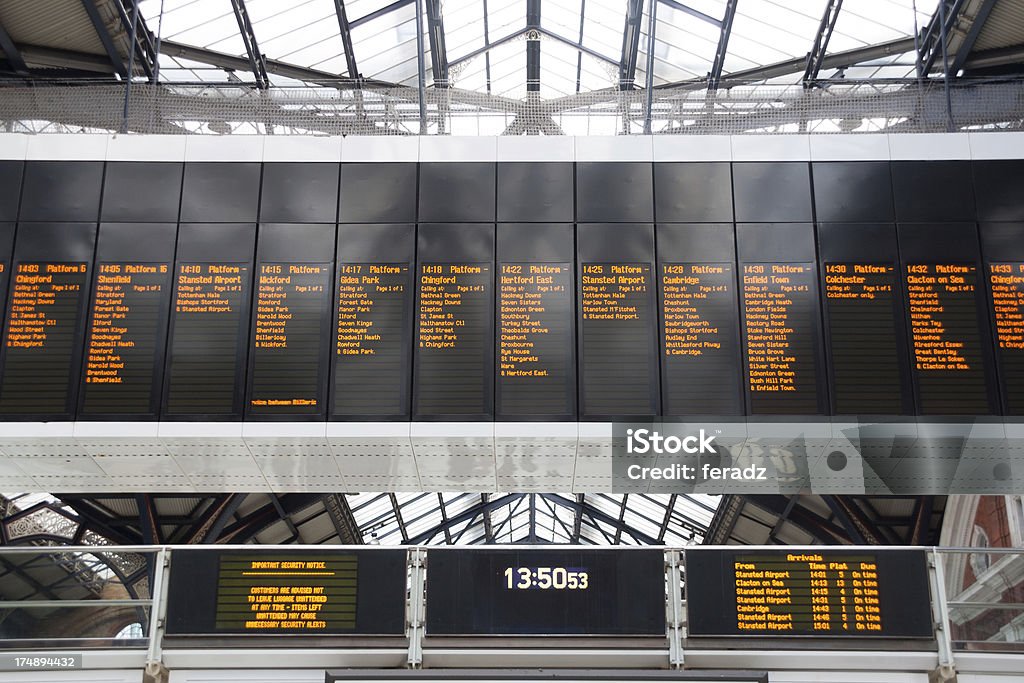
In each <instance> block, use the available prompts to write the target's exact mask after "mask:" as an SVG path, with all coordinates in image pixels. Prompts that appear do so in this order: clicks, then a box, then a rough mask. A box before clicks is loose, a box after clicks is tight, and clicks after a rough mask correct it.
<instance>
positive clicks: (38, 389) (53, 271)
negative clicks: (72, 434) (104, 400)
mask: <svg viewBox="0 0 1024 683" xmlns="http://www.w3.org/2000/svg"><path fill="white" fill-rule="evenodd" d="M87 271H88V266H87V264H85V263H81V262H72V263H52V262H24V261H23V262H20V263H17V264H16V267H15V275H14V282H13V284H12V286H11V294H10V298H9V303H8V306H7V324H6V326H5V331H4V367H3V384H2V385H0V414H6V415H17V414H22V415H47V414H54V415H55V414H65V413H69V412H71V411H73V406H71V405H70V402H69V398H70V397H71V396H72V395H73V394H72V393H71V391H72V390H71V382H72V381H73V380H74V378H75V377H76V376H77V371H78V368H77V367H74V361H75V358H76V357H78V356H77V351H78V349H80V348H81V339H80V337H79V335H80V334H81V327H82V317H83V315H84V311H83V308H84V303H85V292H86V290H87V289H88V272H87Z"/></svg>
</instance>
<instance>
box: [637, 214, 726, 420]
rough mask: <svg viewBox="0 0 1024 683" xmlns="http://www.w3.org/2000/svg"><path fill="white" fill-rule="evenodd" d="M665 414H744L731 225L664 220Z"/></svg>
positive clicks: (661, 271) (661, 304) (661, 303)
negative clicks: (674, 222)
mask: <svg viewBox="0 0 1024 683" xmlns="http://www.w3.org/2000/svg"><path fill="white" fill-rule="evenodd" d="M657 237H658V303H659V308H660V311H661V316H660V320H661V330H660V332H661V356H662V357H661V405H662V414H664V415H670V416H682V415H742V414H743V390H742V386H743V385H742V381H743V380H742V377H741V371H740V339H739V336H740V335H739V319H738V318H737V315H736V311H737V300H736V299H737V295H736V292H737V287H736V257H735V241H734V238H733V229H732V225H729V224H724V225H713V224H707V225H659V226H658V230H657Z"/></svg>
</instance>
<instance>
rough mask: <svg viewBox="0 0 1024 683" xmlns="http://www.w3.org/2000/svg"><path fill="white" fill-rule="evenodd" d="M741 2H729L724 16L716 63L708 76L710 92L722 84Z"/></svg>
mask: <svg viewBox="0 0 1024 683" xmlns="http://www.w3.org/2000/svg"><path fill="white" fill-rule="evenodd" d="M738 2H739V0H728V2H727V3H726V5H725V14H724V15H723V16H722V31H721V33H719V34H718V47H717V48H716V49H715V61H714V62H713V63H712V64H711V72H710V73H709V74H708V90H718V86H719V84H720V83H721V82H722V70H723V69H724V68H725V55H726V54H727V53H728V52H729V36H730V35H731V34H732V21H733V19H734V18H735V17H736V3H738Z"/></svg>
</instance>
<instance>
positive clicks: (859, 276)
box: [824, 262, 904, 415]
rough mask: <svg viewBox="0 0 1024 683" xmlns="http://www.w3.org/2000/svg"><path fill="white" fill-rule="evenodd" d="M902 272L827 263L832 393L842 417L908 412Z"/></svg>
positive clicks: (876, 265)
mask: <svg viewBox="0 0 1024 683" xmlns="http://www.w3.org/2000/svg"><path fill="white" fill-rule="evenodd" d="M897 268H898V266H896V265H894V264H887V263H864V262H846V263H826V264H825V268H824V270H825V272H824V292H825V310H826V316H827V318H826V319H827V322H828V325H827V331H828V339H829V351H830V354H831V355H830V358H831V361H832V392H833V401H834V406H835V411H836V413H838V414H840V415H870V414H890V415H897V414H900V413H901V412H902V411H903V410H904V404H903V401H902V394H903V390H902V384H901V376H900V358H901V353H900V350H899V348H898V347H899V338H898V336H897V311H898V310H899V309H898V303H899V300H900V295H899V292H900V290H899V281H898V279H897Z"/></svg>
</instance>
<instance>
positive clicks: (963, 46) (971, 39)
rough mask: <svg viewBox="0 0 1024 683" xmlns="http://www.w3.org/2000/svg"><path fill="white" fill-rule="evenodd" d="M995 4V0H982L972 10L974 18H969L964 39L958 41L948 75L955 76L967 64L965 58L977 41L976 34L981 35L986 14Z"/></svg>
mask: <svg viewBox="0 0 1024 683" xmlns="http://www.w3.org/2000/svg"><path fill="white" fill-rule="evenodd" d="M995 6H996V0H982V2H981V5H980V6H979V7H978V9H977V10H976V11H975V12H974V18H973V19H971V26H970V28H969V29H967V34H966V35H965V36H964V39H963V40H962V41H960V45H959V46H958V47H957V49H956V54H955V55H954V56H953V62H952V64H950V67H949V72H950V75H953V76H955V75H956V74H958V73H960V71H961V70H962V69H963V68H964V65H965V64H967V60H968V59H969V58H970V55H971V51H972V50H974V45H975V44H976V43H977V42H978V36H980V35H981V30H982V29H983V28H984V27H985V22H986V21H988V15H989V14H991V13H992V8H993V7H995ZM966 17H967V13H966V11H965V12H964V18H966Z"/></svg>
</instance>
